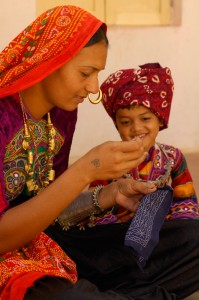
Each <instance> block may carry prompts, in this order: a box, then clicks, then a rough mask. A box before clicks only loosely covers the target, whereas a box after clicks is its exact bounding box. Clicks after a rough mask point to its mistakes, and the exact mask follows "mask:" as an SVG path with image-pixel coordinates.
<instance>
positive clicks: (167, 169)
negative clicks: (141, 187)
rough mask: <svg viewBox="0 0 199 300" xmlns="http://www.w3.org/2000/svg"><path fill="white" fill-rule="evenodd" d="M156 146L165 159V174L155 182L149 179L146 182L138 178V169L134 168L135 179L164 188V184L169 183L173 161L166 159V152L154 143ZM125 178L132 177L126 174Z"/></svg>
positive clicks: (158, 144)
mask: <svg viewBox="0 0 199 300" xmlns="http://www.w3.org/2000/svg"><path fill="white" fill-rule="evenodd" d="M156 145H157V146H158V148H159V149H160V151H161V152H162V153H163V155H164V156H165V158H166V164H165V165H164V169H165V173H164V174H163V175H160V176H159V177H158V178H157V179H156V180H150V179H147V180H144V179H141V178H140V177H139V171H138V169H137V168H136V171H137V177H138V178H137V179H136V180H138V181H144V182H146V181H147V182H151V183H154V184H155V185H156V186H157V187H164V186H165V184H166V183H167V182H168V181H169V177H170V175H171V171H172V168H173V164H174V163H173V161H172V160H171V159H170V158H169V157H168V155H167V153H166V151H165V150H164V149H163V147H162V146H161V144H160V143H156ZM123 176H124V177H125V178H132V177H133V176H132V175H131V173H126V174H124V175H123Z"/></svg>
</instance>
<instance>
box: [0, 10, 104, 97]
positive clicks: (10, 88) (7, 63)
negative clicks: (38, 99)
mask: <svg viewBox="0 0 199 300" xmlns="http://www.w3.org/2000/svg"><path fill="white" fill-rule="evenodd" d="M101 25H103V28H104V30H106V25H105V24H103V23H102V22H101V21H100V20H98V19H97V18H95V17H94V16H93V15H91V14H89V13H88V12H86V11H85V10H83V9H81V8H79V7H76V6H70V5H67V6H58V7H55V8H53V9H50V10H48V11H47V12H44V13H43V14H42V15H41V16H39V17H38V18H37V19H36V20H35V21H34V22H32V23H31V24H30V25H29V26H28V27H26V29H25V30H23V31H22V32H21V33H20V34H19V35H18V36H17V37H16V38H15V39H14V40H13V41H12V42H11V43H10V44H9V45H8V47H6V48H5V49H4V50H3V51H2V52H1V53H0V98H3V97H5V96H7V95H11V94H13V93H16V92H19V91H21V90H23V89H25V88H27V87H29V86H31V85H33V84H36V83H37V82H39V81H41V80H42V79H44V78H45V77H47V76H48V75H49V74H51V73H52V72H53V71H55V70H57V69H58V68H60V67H61V66H63V65H64V64H65V63H66V62H68V61H69V60H70V59H71V58H73V57H74V56H75V55H76V54H77V53H78V52H79V51H80V50H81V48H83V47H84V46H85V45H86V43H87V42H88V41H89V40H90V38H91V37H92V36H93V34H94V33H95V32H96V31H97V30H98V28H99V27H100V26H101Z"/></svg>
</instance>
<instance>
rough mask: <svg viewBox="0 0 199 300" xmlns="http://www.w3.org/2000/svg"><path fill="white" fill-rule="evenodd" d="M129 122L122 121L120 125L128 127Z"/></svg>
mask: <svg viewBox="0 0 199 300" xmlns="http://www.w3.org/2000/svg"><path fill="white" fill-rule="evenodd" d="M129 123H130V122H129V121H122V122H121V124H122V125H128V124H129Z"/></svg>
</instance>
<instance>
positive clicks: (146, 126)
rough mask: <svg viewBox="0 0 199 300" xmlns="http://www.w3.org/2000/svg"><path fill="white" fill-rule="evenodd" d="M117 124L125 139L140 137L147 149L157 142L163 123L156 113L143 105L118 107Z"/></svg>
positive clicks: (122, 137)
mask: <svg viewBox="0 0 199 300" xmlns="http://www.w3.org/2000/svg"><path fill="white" fill-rule="evenodd" d="M115 124H116V127H117V130H118V131H119V134H120V136H121V139H122V140H123V141H129V140H131V139H133V138H134V137H140V138H141V139H142V142H143V146H144V150H145V151H149V149H150V148H151V147H152V146H153V145H154V144H155V139H156V136H157V134H158V132H159V129H160V126H162V125H163V124H162V122H160V120H159V119H158V118H157V117H156V115H154V114H153V113H152V112H151V111H150V110H149V109H148V108H146V107H144V106H142V105H140V106H136V107H131V108H129V109H128V108H124V109H118V110H117V112H116V121H115Z"/></svg>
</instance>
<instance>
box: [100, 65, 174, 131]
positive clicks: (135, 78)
mask: <svg viewBox="0 0 199 300" xmlns="http://www.w3.org/2000/svg"><path fill="white" fill-rule="evenodd" d="M100 88H101V90H102V94H103V98H102V103H103V105H104V107H105V109H106V111H107V113H108V114H109V116H110V117H111V118H112V119H113V120H114V121H115V113H116V111H117V110H118V109H119V108H125V107H127V106H130V105H143V106H145V107H146V108H148V109H150V110H151V111H152V112H153V113H154V114H155V115H156V116H157V117H158V118H159V119H160V120H161V121H162V122H163V125H164V126H163V127H161V128H160V129H164V128H167V127H168V121H169V114H170V109H171V101H172V97H173V89H174V83H173V80H172V77H171V71H170V69H169V68H162V67H161V66H160V64H159V63H151V64H150V63H149V64H145V65H142V66H140V68H138V69H126V70H119V71H117V72H115V73H113V74H111V75H109V77H108V78H107V79H106V80H105V81H104V82H103V84H102V85H101V87H100Z"/></svg>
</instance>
